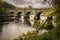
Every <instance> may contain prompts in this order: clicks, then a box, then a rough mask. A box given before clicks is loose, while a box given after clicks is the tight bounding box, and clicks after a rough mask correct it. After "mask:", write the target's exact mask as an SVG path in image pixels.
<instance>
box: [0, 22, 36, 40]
mask: <svg viewBox="0 0 60 40" xmlns="http://www.w3.org/2000/svg"><path fill="white" fill-rule="evenodd" d="M33 30H35V28H33V27H32V26H29V25H27V24H21V23H16V22H10V23H9V24H5V25H3V27H2V31H1V32H0V40H13V39H14V38H17V37H18V36H19V35H22V34H23V33H25V34H26V33H27V32H28V31H33Z"/></svg>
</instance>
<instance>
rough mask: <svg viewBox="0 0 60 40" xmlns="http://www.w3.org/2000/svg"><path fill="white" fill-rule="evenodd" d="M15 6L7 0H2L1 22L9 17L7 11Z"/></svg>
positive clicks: (0, 6) (0, 7)
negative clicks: (5, 0) (6, 0)
mask: <svg viewBox="0 0 60 40" xmlns="http://www.w3.org/2000/svg"><path fill="white" fill-rule="evenodd" d="M13 8H15V7H14V6H13V5H11V4H9V3H7V2H3V1H0V24H1V23H2V24H3V22H4V20H5V19H8V17H6V15H7V13H8V12H6V11H8V9H13Z"/></svg>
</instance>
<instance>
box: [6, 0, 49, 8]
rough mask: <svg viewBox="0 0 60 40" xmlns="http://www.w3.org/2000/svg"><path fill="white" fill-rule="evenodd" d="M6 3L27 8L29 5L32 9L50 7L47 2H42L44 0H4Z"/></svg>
mask: <svg viewBox="0 0 60 40" xmlns="http://www.w3.org/2000/svg"><path fill="white" fill-rule="evenodd" d="M5 1H7V2H8V3H11V4H13V5H15V6H17V7H23V8H24V7H28V6H29V5H31V6H32V7H34V8H42V7H43V8H44V7H50V5H49V4H48V2H49V0H48V1H44V0H5Z"/></svg>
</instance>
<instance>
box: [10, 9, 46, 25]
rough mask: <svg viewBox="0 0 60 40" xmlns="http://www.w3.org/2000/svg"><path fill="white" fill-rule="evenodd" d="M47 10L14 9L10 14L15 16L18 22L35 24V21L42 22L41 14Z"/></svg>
mask: <svg viewBox="0 0 60 40" xmlns="http://www.w3.org/2000/svg"><path fill="white" fill-rule="evenodd" d="M45 10H47V9H44V8H43V9H31V8H30V9H29V8H26V9H14V10H10V11H9V13H10V14H14V19H15V20H17V21H18V22H22V23H28V24H30V25H33V24H34V20H40V14H42V12H44V11H45Z"/></svg>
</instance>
